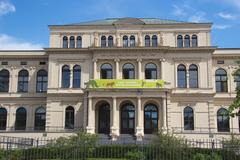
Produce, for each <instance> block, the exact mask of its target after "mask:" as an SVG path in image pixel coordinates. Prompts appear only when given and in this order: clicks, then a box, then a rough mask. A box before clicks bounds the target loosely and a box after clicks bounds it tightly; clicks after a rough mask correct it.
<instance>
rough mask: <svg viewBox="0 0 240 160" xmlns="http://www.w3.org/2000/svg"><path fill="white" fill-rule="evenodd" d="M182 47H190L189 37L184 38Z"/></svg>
mask: <svg viewBox="0 0 240 160" xmlns="http://www.w3.org/2000/svg"><path fill="white" fill-rule="evenodd" d="M184 47H190V36H189V35H186V36H185V37H184Z"/></svg>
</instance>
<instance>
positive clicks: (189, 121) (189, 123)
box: [183, 106, 194, 130]
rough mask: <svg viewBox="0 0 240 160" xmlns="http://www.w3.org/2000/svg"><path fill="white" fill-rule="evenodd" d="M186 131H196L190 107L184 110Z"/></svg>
mask: <svg viewBox="0 0 240 160" xmlns="http://www.w3.org/2000/svg"><path fill="white" fill-rule="evenodd" d="M183 112H184V130H194V114H193V109H192V108H191V107H189V106H187V107H185V108H184V111H183Z"/></svg>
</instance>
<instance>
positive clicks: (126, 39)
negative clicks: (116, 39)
mask: <svg viewBox="0 0 240 160" xmlns="http://www.w3.org/2000/svg"><path fill="white" fill-rule="evenodd" d="M123 47H128V36H123Z"/></svg>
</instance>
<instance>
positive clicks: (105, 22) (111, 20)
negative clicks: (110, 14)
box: [66, 17, 197, 26]
mask: <svg viewBox="0 0 240 160" xmlns="http://www.w3.org/2000/svg"><path fill="white" fill-rule="evenodd" d="M186 23H189V24H193V22H184V21H176V20H168V19H159V18H130V17H126V18H107V19H100V20H94V21H88V22H80V23H73V24H66V25H70V26H85V25H98V26H99V25H117V24H142V25H143V24H148V25H149V24H150V25H159V24H186ZM194 24H197V23H194Z"/></svg>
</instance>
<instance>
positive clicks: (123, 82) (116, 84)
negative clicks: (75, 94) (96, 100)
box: [87, 79, 165, 89]
mask: <svg viewBox="0 0 240 160" xmlns="http://www.w3.org/2000/svg"><path fill="white" fill-rule="evenodd" d="M164 86H165V81H164V80H138V79H94V80H90V81H89V82H88V83H87V88H90V89H108V88H116V89H124V88H125V89H144V88H150V89H154V88H164Z"/></svg>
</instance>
